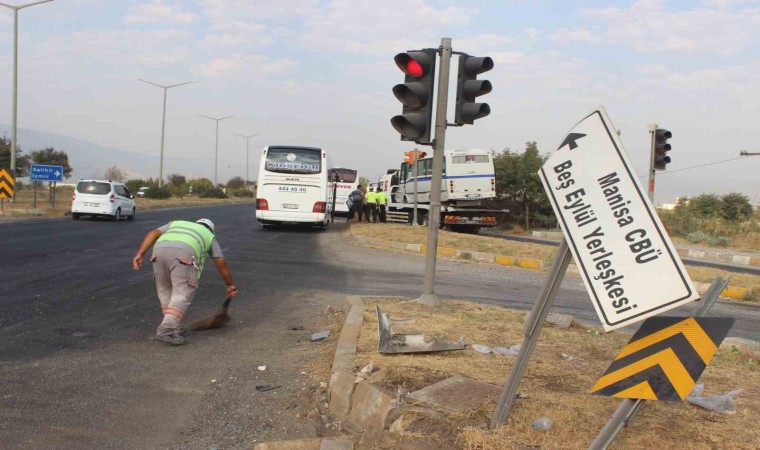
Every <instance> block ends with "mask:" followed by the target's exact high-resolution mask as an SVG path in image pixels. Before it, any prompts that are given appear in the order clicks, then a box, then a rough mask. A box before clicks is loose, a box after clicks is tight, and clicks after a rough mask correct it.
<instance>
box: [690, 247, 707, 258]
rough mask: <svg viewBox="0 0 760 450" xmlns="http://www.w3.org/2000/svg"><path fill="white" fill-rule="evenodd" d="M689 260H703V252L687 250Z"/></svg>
mask: <svg viewBox="0 0 760 450" xmlns="http://www.w3.org/2000/svg"><path fill="white" fill-rule="evenodd" d="M689 258H694V259H705V252H703V251H702V250H694V249H691V250H689Z"/></svg>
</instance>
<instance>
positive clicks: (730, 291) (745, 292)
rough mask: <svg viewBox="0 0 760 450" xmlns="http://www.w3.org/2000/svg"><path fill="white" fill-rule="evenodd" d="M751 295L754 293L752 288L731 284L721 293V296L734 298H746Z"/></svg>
mask: <svg viewBox="0 0 760 450" xmlns="http://www.w3.org/2000/svg"><path fill="white" fill-rule="evenodd" d="M750 295H752V290H750V289H747V288H743V287H736V286H729V287H727V288H726V289H725V290H723V292H722V293H721V294H720V296H721V297H725V298H732V299H734V300H744V299H746V298H748V297H749V296H750Z"/></svg>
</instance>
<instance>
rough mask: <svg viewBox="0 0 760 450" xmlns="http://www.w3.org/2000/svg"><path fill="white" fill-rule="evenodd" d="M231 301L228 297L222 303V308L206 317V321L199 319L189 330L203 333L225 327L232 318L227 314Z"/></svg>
mask: <svg viewBox="0 0 760 450" xmlns="http://www.w3.org/2000/svg"><path fill="white" fill-rule="evenodd" d="M231 301H232V297H231V296H230V297H227V298H226V299H225V300H224V303H222V307H221V308H217V309H216V310H215V311H214V313H213V314H211V315H210V316H208V317H206V318H205V319H199V320H196V321H194V322H192V323H191V324H190V325H188V326H187V329H188V330H192V331H203V330H211V329H212V328H219V327H221V326H224V324H225V323H227V322H229V321H230V316H229V314H227V310H228V309H229V307H230V302H231Z"/></svg>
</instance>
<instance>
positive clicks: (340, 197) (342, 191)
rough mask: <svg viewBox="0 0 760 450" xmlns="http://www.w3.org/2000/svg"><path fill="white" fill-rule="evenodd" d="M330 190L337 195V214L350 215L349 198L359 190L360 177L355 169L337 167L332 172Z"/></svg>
mask: <svg viewBox="0 0 760 450" xmlns="http://www.w3.org/2000/svg"><path fill="white" fill-rule="evenodd" d="M328 179H329V180H330V185H329V186H330V189H331V190H333V192H334V193H335V194H334V195H335V214H336V215H348V205H346V200H348V196H349V195H350V194H351V193H352V192H354V191H355V190H356V189H358V188H359V175H358V174H357V173H356V171H355V170H353V169H345V168H342V167H336V168H334V169H331V170H330V177H329V178H328Z"/></svg>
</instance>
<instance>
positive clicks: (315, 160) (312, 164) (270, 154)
mask: <svg viewBox="0 0 760 450" xmlns="http://www.w3.org/2000/svg"><path fill="white" fill-rule="evenodd" d="M264 167H265V169H266V170H267V172H275V173H299V174H304V175H308V174H317V173H320V172H321V171H322V151H321V150H319V149H308V148H288V147H270V148H269V150H268V151H267V158H266V162H265V165H264Z"/></svg>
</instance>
